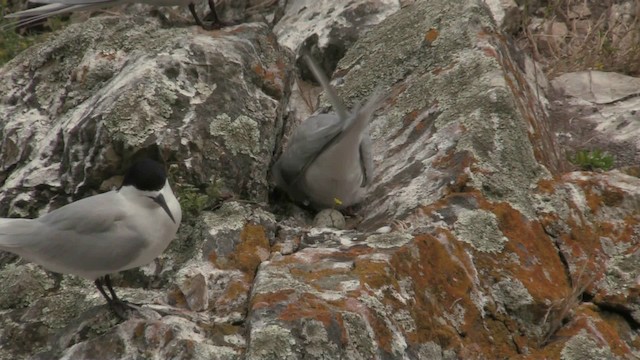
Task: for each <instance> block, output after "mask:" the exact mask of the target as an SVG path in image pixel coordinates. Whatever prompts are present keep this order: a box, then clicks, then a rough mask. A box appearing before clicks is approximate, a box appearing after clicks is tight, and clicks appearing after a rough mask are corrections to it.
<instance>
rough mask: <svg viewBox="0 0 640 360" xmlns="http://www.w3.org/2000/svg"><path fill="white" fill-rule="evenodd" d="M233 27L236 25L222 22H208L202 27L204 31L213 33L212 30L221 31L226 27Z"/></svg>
mask: <svg viewBox="0 0 640 360" xmlns="http://www.w3.org/2000/svg"><path fill="white" fill-rule="evenodd" d="M205 20H207V18H205ZM233 25H235V24H233V23H228V22H222V21H207V22H204V23H203V24H202V25H201V26H202V29H203V30H207V31H211V30H220V29H222V28H224V27H227V26H233Z"/></svg>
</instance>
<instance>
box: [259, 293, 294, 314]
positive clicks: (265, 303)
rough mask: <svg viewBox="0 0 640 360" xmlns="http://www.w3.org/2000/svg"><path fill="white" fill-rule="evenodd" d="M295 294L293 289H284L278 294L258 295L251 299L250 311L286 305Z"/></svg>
mask: <svg viewBox="0 0 640 360" xmlns="http://www.w3.org/2000/svg"><path fill="white" fill-rule="evenodd" d="M295 293H296V292H295V290H293V289H284V290H280V291H278V292H270V293H258V294H255V296H254V297H253V298H252V299H251V304H250V309H251V310H258V309H263V308H268V307H272V306H274V305H277V304H284V303H288V302H289V301H290V299H291V296H292V295H294V294H295Z"/></svg>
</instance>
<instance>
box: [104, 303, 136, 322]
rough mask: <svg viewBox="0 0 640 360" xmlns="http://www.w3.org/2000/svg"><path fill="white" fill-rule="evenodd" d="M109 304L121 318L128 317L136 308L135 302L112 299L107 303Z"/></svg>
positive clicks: (125, 318)
mask: <svg viewBox="0 0 640 360" xmlns="http://www.w3.org/2000/svg"><path fill="white" fill-rule="evenodd" d="M109 306H110V307H111V310H112V311H113V313H114V314H116V316H117V317H119V318H120V319H122V320H127V319H129V316H130V315H131V313H132V312H133V311H135V310H136V305H135V304H132V303H129V302H127V301H122V300H116V301H112V302H111V303H109Z"/></svg>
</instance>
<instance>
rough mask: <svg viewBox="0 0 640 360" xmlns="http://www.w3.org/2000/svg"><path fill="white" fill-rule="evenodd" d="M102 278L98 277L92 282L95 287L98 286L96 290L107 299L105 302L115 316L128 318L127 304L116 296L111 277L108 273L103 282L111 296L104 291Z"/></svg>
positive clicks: (123, 318)
mask: <svg viewBox="0 0 640 360" xmlns="http://www.w3.org/2000/svg"><path fill="white" fill-rule="evenodd" d="M102 280H103V279H102V278H98V279H96V281H95V282H94V284H96V287H97V288H98V291H100V293H101V294H102V296H104V298H105V299H107V303H109V307H111V310H113V312H114V313H115V314H116V316H118V317H119V318H120V319H122V320H126V319H127V318H128V316H127V309H129V305H127V303H125V302H124V301H122V300H120V299H119V298H118V296H117V295H116V292H115V291H114V290H113V287H112V286H111V279H110V278H109V275H105V276H104V282H105V285H107V289H108V290H109V292H110V293H111V297H109V295H107V292H106V291H104V288H103V283H102Z"/></svg>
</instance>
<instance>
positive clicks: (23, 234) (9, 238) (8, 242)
mask: <svg viewBox="0 0 640 360" xmlns="http://www.w3.org/2000/svg"><path fill="white" fill-rule="evenodd" d="M33 226H34V221H33V220H31V219H2V218H0V250H9V251H11V249H13V248H18V247H22V246H24V245H25V240H26V239H29V238H31V236H29V234H31V233H32V232H33Z"/></svg>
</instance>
